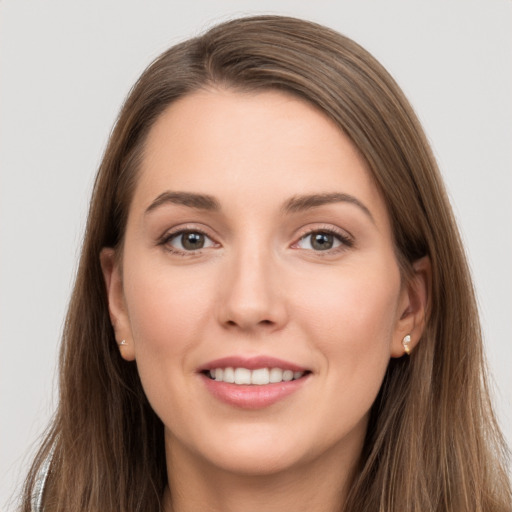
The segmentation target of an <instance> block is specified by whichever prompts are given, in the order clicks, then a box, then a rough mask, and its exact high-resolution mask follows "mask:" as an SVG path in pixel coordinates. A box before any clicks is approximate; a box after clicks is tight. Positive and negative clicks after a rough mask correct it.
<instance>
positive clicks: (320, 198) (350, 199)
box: [283, 192, 375, 224]
mask: <svg viewBox="0 0 512 512" xmlns="http://www.w3.org/2000/svg"><path fill="white" fill-rule="evenodd" d="M332 203H350V204H353V205H355V206H357V207H358V208H359V209H361V210H362V211H363V212H364V213H365V214H366V215H367V216H368V217H369V218H370V220H371V221H372V222H373V223H374V224H375V219H374V218H373V215H372V214H371V212H370V210H369V209H368V208H367V207H366V206H365V205H364V204H363V203H362V202H361V201H359V199H357V198H356V197H354V196H351V195H350V194H343V193H340V192H334V193H326V194H310V195H303V196H293V197H292V198H291V199H289V200H288V201H287V202H286V203H285V204H284V206H283V211H284V213H296V212H302V211H306V210H310V209H312V208H318V207H319V206H323V205H326V204H332Z"/></svg>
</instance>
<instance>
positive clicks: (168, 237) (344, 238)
mask: <svg viewBox="0 0 512 512" xmlns="http://www.w3.org/2000/svg"><path fill="white" fill-rule="evenodd" d="M185 233H198V234H200V235H203V236H204V237H206V238H208V239H209V240H210V241H211V242H212V244H213V245H218V244H217V242H215V241H214V240H213V239H212V238H211V237H210V236H208V234H207V233H206V232H205V231H204V230H202V229H198V228H196V227H185V228H182V229H179V230H177V231H173V232H171V233H166V234H165V235H164V236H162V238H161V239H160V240H159V241H158V245H161V246H164V247H165V249H166V250H167V251H169V252H170V253H173V254H176V255H179V256H184V257H186V256H194V255H199V254H201V252H202V249H208V248H209V247H202V248H200V249H197V250H190V251H186V250H180V249H177V248H175V247H172V246H170V245H169V243H170V242H171V241H172V240H174V239H176V238H178V237H179V236H182V235H184V234H185ZM315 234H327V235H332V236H333V237H334V238H336V239H337V240H338V241H339V242H340V245H339V246H338V247H335V248H332V249H326V250H324V251H315V250H313V249H306V250H311V251H312V252H314V253H315V254H317V255H319V256H328V255H333V254H337V253H338V252H342V251H344V250H346V249H347V248H351V247H353V246H354V240H353V238H352V237H350V236H349V235H347V234H345V233H342V232H341V231H339V230H337V229H334V228H332V227H331V226H322V227H319V228H315V229H310V230H308V231H305V232H304V233H303V234H302V235H301V236H300V237H299V238H298V240H297V241H296V242H294V243H293V244H292V245H291V247H292V248H298V247H296V246H297V245H298V244H299V243H300V242H301V241H302V240H305V239H307V238H308V237H311V236H313V235H315Z"/></svg>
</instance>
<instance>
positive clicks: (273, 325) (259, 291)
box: [218, 249, 288, 333]
mask: <svg viewBox="0 0 512 512" xmlns="http://www.w3.org/2000/svg"><path fill="white" fill-rule="evenodd" d="M226 265H227V266H228V267H229V268H228V269H227V272H226V273H225V275H224V276H223V277H222V280H223V282H222V284H221V287H220V288H221V290H222V292H221V296H220V297H219V304H218V311H219V321H220V322H221V324H222V325H223V326H224V327H226V328H231V329H239V330H243V331H247V332H256V331H262V332H267V333H268V332H272V331H275V330H279V329H281V328H282V327H283V326H284V325H285V324H286V322H287V319H288V312H287V307H286V290H285V288H284V287H283V283H282V281H281V280H280V278H279V274H280V271H279V268H278V265H277V262H276V261H275V259H273V258H272V255H271V251H269V250H264V249H263V250H258V251H250V250H247V251H241V252H239V254H238V255H236V256H234V257H233V259H231V260H230V261H229V262H226ZM281 274H282V273H281Z"/></svg>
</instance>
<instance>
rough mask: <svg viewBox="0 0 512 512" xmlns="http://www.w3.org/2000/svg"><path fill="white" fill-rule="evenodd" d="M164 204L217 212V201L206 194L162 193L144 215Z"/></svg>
mask: <svg viewBox="0 0 512 512" xmlns="http://www.w3.org/2000/svg"><path fill="white" fill-rule="evenodd" d="M164 204H178V205H182V206H188V207H189V208H196V209H197V210H208V211H219V210H220V204H219V203H218V201H217V200H216V199H215V198H214V197H212V196H209V195H206V194H195V193H192V192H170V191H167V192H163V193H162V194H160V195H159V196H158V197H157V198H156V199H155V200H154V201H153V202H152V203H151V204H150V205H149V206H148V207H147V208H146V212H145V213H146V214H148V213H149V212H151V211H153V210H155V209H156V208H158V207H159V206H162V205H164Z"/></svg>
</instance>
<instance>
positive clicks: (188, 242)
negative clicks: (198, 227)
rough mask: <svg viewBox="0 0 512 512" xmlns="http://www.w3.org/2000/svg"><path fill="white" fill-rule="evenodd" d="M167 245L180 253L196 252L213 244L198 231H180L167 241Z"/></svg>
mask: <svg viewBox="0 0 512 512" xmlns="http://www.w3.org/2000/svg"><path fill="white" fill-rule="evenodd" d="M168 243H169V245H170V246H171V247H174V248H175V249H178V250H180V251H197V250H200V249H204V248H205V247H212V246H213V245H214V242H213V241H212V240H211V239H210V238H209V237H208V236H206V235H205V234H204V233H201V232H200V231H182V232H180V233H176V234H175V235H174V236H172V237H171V239H170V240H169V242H168Z"/></svg>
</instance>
